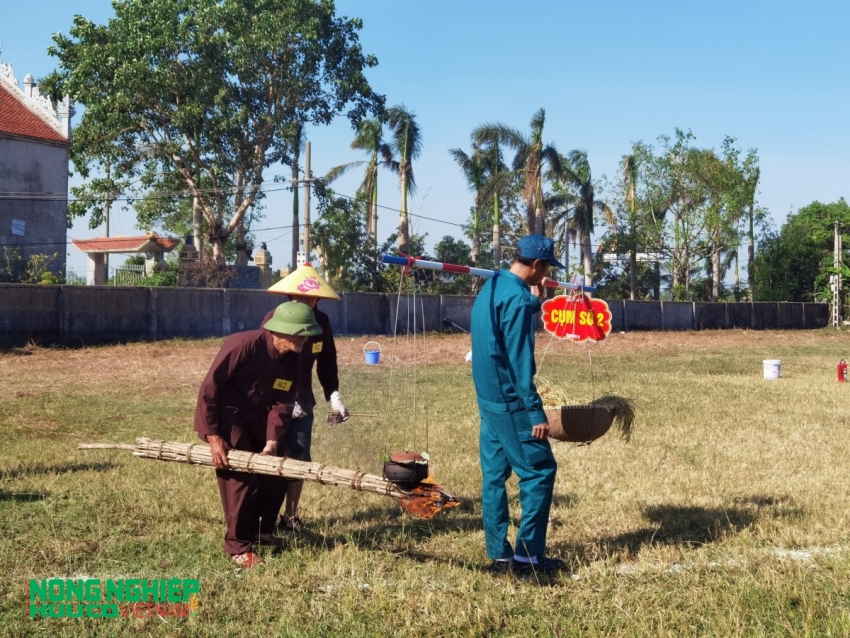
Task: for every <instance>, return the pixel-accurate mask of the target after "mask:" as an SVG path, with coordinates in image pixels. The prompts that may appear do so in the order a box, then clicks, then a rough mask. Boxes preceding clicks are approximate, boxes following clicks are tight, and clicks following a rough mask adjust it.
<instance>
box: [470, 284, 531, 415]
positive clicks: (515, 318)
mask: <svg viewBox="0 0 850 638" xmlns="http://www.w3.org/2000/svg"><path fill="white" fill-rule="evenodd" d="M540 305H541V304H540V300H539V299H538V298H537V297H535V296H534V295H532V294H531V291H530V290H529V289H528V286H527V285H526V283H525V282H524V281H523V280H522V279H520V278H519V277H517V276H516V275H514V274H513V273H511V272H510V271H508V270H502V272H501V274H500V275H499V276H498V277H494V278H493V279H490V280H488V281H487V282H486V283H485V284H484V287H483V288H482V289H481V292H480V293H478V297H477V298H476V299H475V304H474V305H473V306H472V318H471V324H472V380H473V382H474V383H475V393H476V395H477V396H478V407H479V408H480V409H482V410H488V411H490V412H517V411H519V410H525V411H527V412H528V413H529V415H528V416H529V420H530V421H531V424H532V425H537V424H539V423H545V422H546V415H545V413H544V412H543V402H542V401H541V400H540V395H539V394H537V388H536V387H535V385H534V374H535V373H536V371H537V366H536V364H535V363H534V315H535V313H537V312H539V311H540Z"/></svg>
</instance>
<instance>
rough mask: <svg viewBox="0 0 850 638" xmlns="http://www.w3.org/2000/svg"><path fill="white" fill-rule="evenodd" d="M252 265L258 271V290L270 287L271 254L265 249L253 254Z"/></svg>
mask: <svg viewBox="0 0 850 638" xmlns="http://www.w3.org/2000/svg"><path fill="white" fill-rule="evenodd" d="M254 264H256V266H257V268H259V269H260V288H268V287H270V286H271V285H272V254H271V253H270V252H269V251H268V250H266V249H265V248H261V249H260V250H258V251H257V252H256V253H254Z"/></svg>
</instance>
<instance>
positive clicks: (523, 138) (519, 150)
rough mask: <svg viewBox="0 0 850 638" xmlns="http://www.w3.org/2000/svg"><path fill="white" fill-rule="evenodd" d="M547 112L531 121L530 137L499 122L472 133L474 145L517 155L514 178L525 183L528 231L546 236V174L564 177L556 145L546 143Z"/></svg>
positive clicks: (540, 110)
mask: <svg viewBox="0 0 850 638" xmlns="http://www.w3.org/2000/svg"><path fill="white" fill-rule="evenodd" d="M545 124H546V110H545V109H542V108H541V109H538V110H537V112H535V113H534V115H533V116H532V118H531V122H530V123H529V128H530V129H531V130H530V132H529V134H528V135H524V134H523V133H521V132H520V131H519V130H518V129H515V128H512V127H510V126H507V125H506V124H502V123H501V122H496V123H494V124H483V125H482V126H479V127H478V128H476V129H475V130H474V131H473V132H472V139H473V141H474V142H476V143H478V144H481V145H484V144H491V145H492V144H498V145H500V146H504V147H507V148H512V149H514V151H515V152H516V154H515V155H514V159H513V177H514V178H515V179H517V180H519V181H521V182H522V184H523V199H524V201H525V206H526V220H527V223H528V232H530V233H539V234H545V233H546V206H545V203H544V187H543V181H544V171H545V170H546V168H547V167H548V173H549V175H551V176H554V177H559V176H561V175H562V173H563V171H562V166H561V158H560V155H558V151H557V150H556V148H555V146H554V144H550V143H545V142H544V141H543V127H544V125H545Z"/></svg>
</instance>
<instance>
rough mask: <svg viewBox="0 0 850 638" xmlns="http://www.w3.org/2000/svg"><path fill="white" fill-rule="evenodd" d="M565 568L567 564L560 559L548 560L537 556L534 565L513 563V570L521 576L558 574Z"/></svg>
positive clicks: (546, 557)
mask: <svg viewBox="0 0 850 638" xmlns="http://www.w3.org/2000/svg"><path fill="white" fill-rule="evenodd" d="M566 566H567V562H566V561H565V560H562V559H560V558H549V557H548V556H538V557H537V562H536V563H521V562H520V561H514V569H516V570H517V571H518V572H520V573H522V574H533V573H538V574H539V573H544V574H545V573H552V572H559V571H561V570H562V569H564V568H565V567H566Z"/></svg>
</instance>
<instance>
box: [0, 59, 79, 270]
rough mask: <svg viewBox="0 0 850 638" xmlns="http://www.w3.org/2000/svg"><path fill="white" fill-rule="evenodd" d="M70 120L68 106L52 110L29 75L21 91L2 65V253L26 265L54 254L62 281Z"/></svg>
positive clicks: (61, 105) (0, 143)
mask: <svg viewBox="0 0 850 638" xmlns="http://www.w3.org/2000/svg"><path fill="white" fill-rule="evenodd" d="M72 115H73V108H72V106H71V104H70V102H69V100H67V99H65V100H63V101H62V102H60V104H59V105H58V107H57V108H56V109H54V107H53V105H52V104H51V102H50V100H48V99H47V98H46V97H44V96H42V95H41V94H40V93H39V90H38V86H36V84H35V82H34V81H33V78H32V76H31V75H27V76H26V77H25V78H24V82H23V88H21V87H20V86H19V85H18V80H17V78H16V77H15V74H14V72H13V71H12V67H11V66H9V65H8V64H3V62H2V61H0V250H2V249H3V248H9V249H12V250H16V251H17V252H18V253H19V254H20V255H21V257H23V258H24V259H28V258H29V257H31V256H32V255H34V254H46V255H54V254H58V258H57V259H56V260H55V261H54V262H53V264H52V266H51V270H53V271H54V272H56V273H57V274H59V275H60V276H64V274H65V257H66V235H67V217H68V213H67V211H68V153H69V149H70V125H71V116H72ZM0 274H2V273H0Z"/></svg>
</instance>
